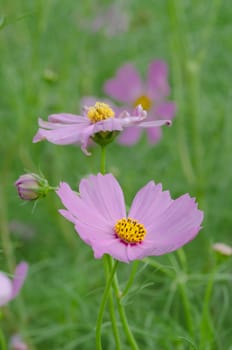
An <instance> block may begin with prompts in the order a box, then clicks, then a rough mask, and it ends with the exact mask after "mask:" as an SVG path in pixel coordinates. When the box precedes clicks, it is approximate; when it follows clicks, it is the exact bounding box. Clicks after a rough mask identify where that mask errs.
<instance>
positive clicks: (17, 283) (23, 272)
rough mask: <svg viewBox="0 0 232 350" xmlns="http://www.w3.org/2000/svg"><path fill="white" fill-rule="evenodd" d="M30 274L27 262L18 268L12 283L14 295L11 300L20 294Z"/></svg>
mask: <svg viewBox="0 0 232 350" xmlns="http://www.w3.org/2000/svg"><path fill="white" fill-rule="evenodd" d="M27 272H28V264H27V263H26V262H21V263H20V264H18V265H17V266H16V269H15V274H14V278H13V281H12V294H11V299H13V298H15V297H16V295H18V293H19V292H20V289H21V288H22V286H23V283H24V281H25V278H26V276H27Z"/></svg>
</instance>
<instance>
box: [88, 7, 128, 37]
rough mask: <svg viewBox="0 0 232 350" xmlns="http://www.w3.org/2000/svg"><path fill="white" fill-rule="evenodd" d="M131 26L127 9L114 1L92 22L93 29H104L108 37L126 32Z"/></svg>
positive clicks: (95, 30)
mask: <svg viewBox="0 0 232 350" xmlns="http://www.w3.org/2000/svg"><path fill="white" fill-rule="evenodd" d="M128 26H129V18H128V14H127V13H126V11H125V9H123V8H121V7H120V5H119V4H118V3H116V2H115V3H112V4H111V5H109V6H108V7H106V8H102V9H101V12H100V13H99V14H98V15H97V16H96V17H95V19H94V20H93V22H92V25H91V27H92V30H93V31H94V32H97V31H99V30H103V31H104V33H105V35H106V36H108V37H113V36H116V35H118V34H120V33H123V32H126V31H127V30H128Z"/></svg>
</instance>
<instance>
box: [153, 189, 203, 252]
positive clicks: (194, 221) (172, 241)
mask: <svg viewBox="0 0 232 350" xmlns="http://www.w3.org/2000/svg"><path fill="white" fill-rule="evenodd" d="M202 220H203V212H202V211H201V210H199V209H198V208H197V204H196V203H195V200H194V199H193V198H191V197H190V196H189V195H188V194H185V195H183V196H181V197H179V198H178V199H176V200H175V201H173V202H172V204H171V205H170V206H169V207H168V208H167V210H165V211H164V212H163V213H162V214H161V215H160V216H159V217H157V218H156V220H154V222H153V223H151V225H150V226H148V227H147V230H148V234H147V236H146V237H147V238H148V239H150V240H151V239H152V240H153V244H152V249H151V251H150V255H161V254H165V253H168V252H171V251H173V250H176V249H178V248H180V247H181V246H183V245H184V244H186V243H187V242H189V241H191V240H192V239H193V238H194V237H195V236H196V235H197V233H198V232H199V230H200V228H201V223H202Z"/></svg>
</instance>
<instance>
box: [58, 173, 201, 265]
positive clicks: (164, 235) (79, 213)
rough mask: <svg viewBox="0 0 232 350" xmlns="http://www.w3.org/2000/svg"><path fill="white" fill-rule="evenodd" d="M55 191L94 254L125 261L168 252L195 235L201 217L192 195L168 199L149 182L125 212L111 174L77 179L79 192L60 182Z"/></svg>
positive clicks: (120, 193) (117, 186)
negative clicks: (107, 255)
mask: <svg viewBox="0 0 232 350" xmlns="http://www.w3.org/2000/svg"><path fill="white" fill-rule="evenodd" d="M57 194H58V196H59V197H60V199H61V201H62V203H63V205H64V206H65V207H66V210H64V209H61V210H60V213H61V214H62V215H63V216H64V217H65V218H66V219H67V220H69V221H71V222H72V223H73V224H74V225H75V229H76V231H77V232H78V234H79V236H80V237H81V239H82V240H83V241H84V242H85V243H86V244H88V245H90V246H91V247H92V249H93V251H94V256H95V258H97V259H98V258H101V257H102V255H103V254H109V255H111V256H112V257H114V258H115V259H117V260H120V261H123V262H126V263H128V262H130V261H132V260H137V259H143V258H144V257H146V256H152V255H162V254H166V253H169V252H172V251H174V250H176V249H178V248H180V247H182V246H183V245H184V244H186V243H188V242H189V241H191V240H192V239H193V238H194V237H195V236H196V235H197V233H198V232H199V230H200V228H201V223H202V220H203V212H202V211H200V210H199V209H198V208H197V204H196V202H195V199H194V198H191V197H190V196H189V195H188V194H185V195H183V196H181V197H179V198H177V199H176V200H173V199H171V197H170V193H169V192H168V191H163V190H162V185H161V184H157V185H156V184H155V183H154V182H153V181H150V182H149V183H148V184H147V185H146V186H144V187H143V188H142V189H141V190H140V191H139V192H138V193H137V194H136V196H135V198H134V200H133V202H132V205H131V208H130V210H129V213H128V215H127V213H126V206H125V201H124V196H123V192H122V189H121V187H120V185H119V184H118V182H117V180H116V179H115V178H114V176H113V175H112V174H106V175H102V174H98V175H97V176H93V175H91V176H90V177H89V178H88V179H83V180H82V181H81V182H80V186H79V195H78V194H77V193H76V192H74V191H72V190H71V188H70V187H69V185H68V184H66V183H61V184H60V187H59V189H58V191H57Z"/></svg>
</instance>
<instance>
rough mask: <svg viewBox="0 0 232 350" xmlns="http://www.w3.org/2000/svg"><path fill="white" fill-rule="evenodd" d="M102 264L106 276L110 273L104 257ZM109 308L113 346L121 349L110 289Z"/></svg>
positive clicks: (118, 349) (117, 349)
mask: <svg viewBox="0 0 232 350" xmlns="http://www.w3.org/2000/svg"><path fill="white" fill-rule="evenodd" d="M104 265H105V274H106V277H107V276H109V275H110V270H109V266H108V262H107V259H104ZM109 309H110V318H111V324H112V329H113V334H114V339H115V347H116V350H121V344H120V336H119V332H118V328H117V319H116V316H115V308H114V300H113V295H112V290H111V289H110V291H109Z"/></svg>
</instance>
